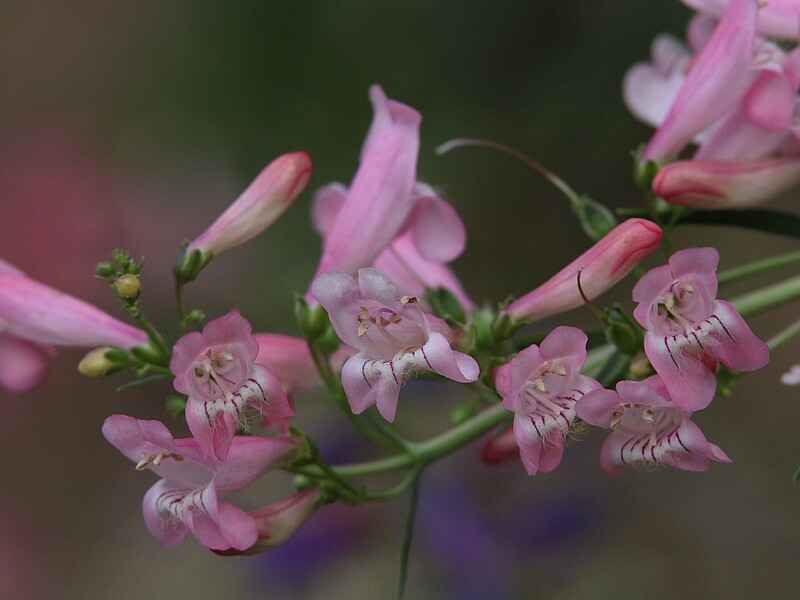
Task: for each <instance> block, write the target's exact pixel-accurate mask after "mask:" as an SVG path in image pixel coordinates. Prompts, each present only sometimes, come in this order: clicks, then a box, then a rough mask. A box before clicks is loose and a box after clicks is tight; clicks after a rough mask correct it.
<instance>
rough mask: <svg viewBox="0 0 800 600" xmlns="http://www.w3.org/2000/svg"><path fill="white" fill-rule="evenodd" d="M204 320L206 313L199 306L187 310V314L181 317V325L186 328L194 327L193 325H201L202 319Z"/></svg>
mask: <svg viewBox="0 0 800 600" xmlns="http://www.w3.org/2000/svg"><path fill="white" fill-rule="evenodd" d="M205 320H206V313H205V312H203V311H202V310H200V309H199V308H193V309H192V310H190V311H189V314H187V315H186V316H185V317H184V318H183V326H184V327H185V328H186V329H194V328H195V327H199V326H200V325H202V323H203V321H205Z"/></svg>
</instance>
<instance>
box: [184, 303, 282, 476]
mask: <svg viewBox="0 0 800 600" xmlns="http://www.w3.org/2000/svg"><path fill="white" fill-rule="evenodd" d="M258 353H259V344H258V341H257V339H256V338H255V337H254V336H253V335H252V331H251V328H250V324H249V323H248V322H247V321H245V320H244V319H243V318H242V316H241V315H240V314H239V313H238V312H235V311H234V312H230V313H228V314H227V315H225V316H224V317H220V318H219V319H215V320H213V321H210V322H209V323H208V324H207V325H206V326H205V328H203V332H202V333H200V332H197V331H195V332H192V333H190V334H188V335H185V336H183V337H182V338H181V339H180V340H178V342H177V343H176V344H175V348H174V349H173V353H172V362H171V363H170V369H171V370H172V373H173V374H174V375H175V381H174V383H173V385H174V386H175V389H176V390H177V391H179V392H181V393H183V394H186V395H187V396H188V397H189V399H188V400H187V403H186V422H187V424H188V425H189V429H190V430H191V432H192V435H194V437H195V438H196V439H197V441H198V444H199V446H200V448H201V449H202V450H203V452H204V453H205V455H206V456H207V457H210V458H214V459H216V460H219V461H224V460H225V457H226V456H227V454H228V450H229V448H230V444H231V441H232V440H233V438H234V436H235V435H236V431H237V430H238V429H240V428H241V429H245V430H246V429H248V428H250V427H251V426H254V425H255V426H258V425H262V424H263V425H277V426H279V427H281V428H283V429H285V428H286V427H287V426H288V422H289V420H290V419H291V418H292V417H293V416H294V410H293V409H292V406H291V404H290V403H289V399H288V397H287V394H286V389H285V388H284V386H283V384H282V383H281V380H280V379H279V378H278V376H277V375H276V374H274V373H273V372H271V371H270V370H269V369H268V368H266V367H265V366H263V365H260V364H258V363H257V362H256V360H257V357H258Z"/></svg>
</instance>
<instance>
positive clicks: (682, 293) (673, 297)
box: [633, 248, 769, 411]
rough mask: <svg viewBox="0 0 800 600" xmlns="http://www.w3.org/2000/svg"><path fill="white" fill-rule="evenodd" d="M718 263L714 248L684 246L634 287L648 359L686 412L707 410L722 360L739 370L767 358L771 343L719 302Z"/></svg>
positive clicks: (750, 368)
mask: <svg viewBox="0 0 800 600" xmlns="http://www.w3.org/2000/svg"><path fill="white" fill-rule="evenodd" d="M718 262H719V254H718V253H717V251H716V250H714V249H713V248H690V249H687V250H681V251H679V252H676V253H675V254H673V255H672V256H671V257H670V259H669V264H667V265H663V266H661V267H657V268H655V269H652V270H650V271H649V272H648V273H647V274H646V275H645V276H644V277H642V278H641V279H640V280H639V282H638V283H637V284H636V287H635V288H634V289H633V300H634V301H635V302H638V305H637V306H636V309H635V310H634V313H633V315H634V317H635V318H636V320H637V321H638V322H639V324H640V325H641V326H642V327H644V328H645V329H646V330H647V334H646V335H645V342H644V343H645V353H646V354H647V358H648V359H649V360H650V363H651V364H652V365H653V368H654V369H655V370H656V373H658V374H659V376H660V377H661V379H662V380H663V381H664V384H665V385H666V387H667V390H668V391H669V395H670V397H671V398H672V401H673V402H675V404H677V405H678V406H680V407H682V408H684V409H685V410H690V411H694V410H700V409H702V408H705V407H706V406H708V405H709V403H710V402H711V400H712V399H713V398H714V392H715V390H716V377H715V372H716V369H717V363H718V362H721V363H722V364H724V365H725V366H726V367H728V368H729V369H732V370H735V371H754V370H756V369H760V368H761V367H763V366H765V365H766V364H767V363H768V362H769V349H768V348H767V345H766V344H765V343H764V342H762V341H761V340H760V339H758V338H757V337H756V336H755V335H753V332H752V331H750V328H749V327H748V326H747V323H746V322H745V321H744V319H743V318H742V317H741V316H740V315H739V313H737V312H736V309H735V308H734V307H733V306H732V305H731V304H729V303H728V302H725V301H724V300H717V274H716V270H717V263H718Z"/></svg>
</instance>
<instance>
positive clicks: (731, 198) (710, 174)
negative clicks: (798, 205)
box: [653, 158, 800, 209]
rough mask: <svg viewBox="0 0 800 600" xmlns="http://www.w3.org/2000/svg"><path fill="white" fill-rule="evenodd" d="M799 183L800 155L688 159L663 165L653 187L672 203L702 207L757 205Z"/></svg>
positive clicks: (658, 193)
mask: <svg viewBox="0 0 800 600" xmlns="http://www.w3.org/2000/svg"><path fill="white" fill-rule="evenodd" d="M798 183H800V159H798V158H776V159H769V160H758V161H749V162H718V161H703V160H688V161H679V162H675V163H671V164H669V165H667V166H665V167H663V168H662V169H661V170H660V171H659V172H658V175H656V177H655V179H654V180H653V191H654V192H655V193H656V194H657V195H658V196H659V197H660V198H663V199H664V200H666V201H667V202H670V203H672V204H679V205H682V206H690V207H692V208H702V209H722V208H728V209H730V208H745V207H748V206H757V205H759V204H763V203H764V202H765V201H767V200H769V199H771V198H773V197H774V196H776V195H778V194H780V193H781V192H784V191H786V190H788V189H790V188H791V187H794V186H795V185H797V184H798Z"/></svg>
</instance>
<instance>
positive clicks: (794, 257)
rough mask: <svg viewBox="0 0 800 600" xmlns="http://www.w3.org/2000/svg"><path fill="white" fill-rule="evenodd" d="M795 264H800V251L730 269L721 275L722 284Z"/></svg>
mask: <svg viewBox="0 0 800 600" xmlns="http://www.w3.org/2000/svg"><path fill="white" fill-rule="evenodd" d="M795 262H800V251H798V252H789V253H788V254H781V255H779V256H770V257H769V258H764V259H762V260H757V261H755V262H751V263H747V264H745V265H741V266H739V267H734V268H733V269H728V270H727V271H723V272H722V273H720V274H719V282H720V283H730V282H732V281H736V280H737V279H742V278H743V277H747V276H748V275H755V274H756V273H761V272H762V271H769V270H771V269H778V268H780V267H783V266H786V265H790V264H792V263H795Z"/></svg>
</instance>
